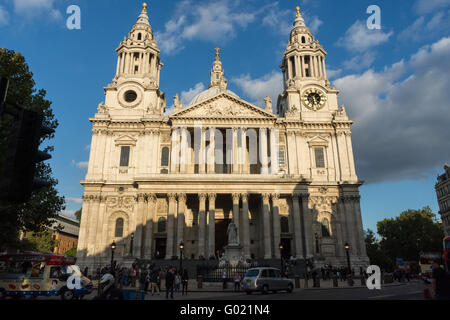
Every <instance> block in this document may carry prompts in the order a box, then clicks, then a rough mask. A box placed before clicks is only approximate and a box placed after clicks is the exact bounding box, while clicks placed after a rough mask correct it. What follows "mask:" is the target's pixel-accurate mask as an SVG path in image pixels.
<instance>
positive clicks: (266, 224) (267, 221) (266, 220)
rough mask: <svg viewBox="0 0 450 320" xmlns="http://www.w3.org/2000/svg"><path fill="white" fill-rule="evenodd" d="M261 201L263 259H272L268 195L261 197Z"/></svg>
mask: <svg viewBox="0 0 450 320" xmlns="http://www.w3.org/2000/svg"><path fill="white" fill-rule="evenodd" d="M262 199H263V207H262V211H263V228H264V229H263V230H264V235H263V240H264V259H272V247H271V243H270V241H271V238H272V237H271V232H270V212H269V209H270V202H269V201H270V194H268V193H265V194H263V195H262Z"/></svg>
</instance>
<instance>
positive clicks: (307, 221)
mask: <svg viewBox="0 0 450 320" xmlns="http://www.w3.org/2000/svg"><path fill="white" fill-rule="evenodd" d="M308 199H309V195H302V216H303V219H302V220H303V230H304V232H305V248H306V258H311V257H312V256H313V254H312V252H313V251H312V250H311V248H312V246H311V244H312V236H311V228H312V224H313V222H312V214H311V211H310V210H309V208H308Z"/></svg>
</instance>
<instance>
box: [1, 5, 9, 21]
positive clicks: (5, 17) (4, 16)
mask: <svg viewBox="0 0 450 320" xmlns="http://www.w3.org/2000/svg"><path fill="white" fill-rule="evenodd" d="M8 23H9V13H8V11H6V9H5V8H4V7H2V6H0V26H1V25H6V24H8Z"/></svg>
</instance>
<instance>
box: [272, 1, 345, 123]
mask: <svg viewBox="0 0 450 320" xmlns="http://www.w3.org/2000/svg"><path fill="white" fill-rule="evenodd" d="M326 55H327V52H326V51H325V50H324V49H323V47H322V46H321V45H320V44H319V41H318V40H316V39H315V38H314V36H313V35H312V34H311V31H310V30H309V28H308V27H307V26H306V24H305V21H304V19H303V17H302V15H301V13H300V7H297V16H296V19H295V22H294V26H293V28H292V31H291V35H290V39H289V42H288V45H287V47H286V51H285V52H284V57H283V62H282V65H281V70H282V72H283V84H284V92H283V93H282V94H280V96H279V98H278V106H277V109H278V114H279V115H280V116H281V117H286V118H291V119H293V118H295V119H296V120H298V119H300V120H304V121H308V120H312V121H317V120H320V121H329V120H331V118H332V114H333V113H334V112H336V111H337V110H338V105H337V94H338V93H339V91H338V90H336V89H335V88H332V87H331V86H330V82H329V81H328V78H327V72H326V66H325V56H326Z"/></svg>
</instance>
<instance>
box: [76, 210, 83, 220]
mask: <svg viewBox="0 0 450 320" xmlns="http://www.w3.org/2000/svg"><path fill="white" fill-rule="evenodd" d="M82 211H83V208H81V209H80V210H78V211H76V212H75V217H77V220H78V221H81V212H82Z"/></svg>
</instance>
